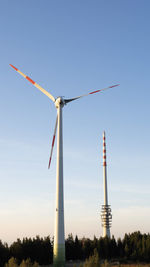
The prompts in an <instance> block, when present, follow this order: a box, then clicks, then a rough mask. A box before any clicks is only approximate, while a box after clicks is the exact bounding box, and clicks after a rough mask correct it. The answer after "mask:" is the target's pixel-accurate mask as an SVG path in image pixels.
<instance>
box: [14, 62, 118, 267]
mask: <svg viewBox="0 0 150 267" xmlns="http://www.w3.org/2000/svg"><path fill="white" fill-rule="evenodd" d="M10 66H11V67H12V68H13V69H15V70H16V71H17V72H18V73H19V74H20V75H22V76H23V77H24V78H25V79H27V80H28V81H29V82H30V83H32V84H33V85H34V86H35V87H37V88H38V89H39V90H40V91H41V92H42V93H44V94H45V95H47V96H48V97H49V98H50V99H51V100H52V101H53V103H54V104H55V107H56V109H57V117H56V123H55V129H54V135H53V140H52V147H51V153H50V159H49V164H48V168H50V164H51V159H52V154H53V147H54V143H55V136H56V131H57V127H58V131H57V169H56V215H55V216H56V217H55V234H54V248H53V264H54V266H55V267H64V266H65V234H64V194H63V136H62V131H63V127H62V126H63V125H62V108H63V107H64V106H65V105H66V104H68V103H69V102H72V101H74V100H77V99H79V98H81V97H84V96H87V95H92V94H95V93H98V92H101V91H104V90H106V89H109V88H113V87H115V86H118V85H119V84H116V85H112V86H109V87H107V88H104V89H101V90H96V91H93V92H90V93H88V94H84V95H81V96H77V97H74V98H69V99H64V98H63V97H57V98H54V97H53V96H52V95H51V94H50V93H49V92H47V91H46V90H45V89H44V88H42V87H41V86H40V85H38V84H37V83H36V82H34V81H33V80H32V79H31V78H29V77H28V76H27V75H25V74H24V73H22V72H21V71H20V70H19V69H17V68H16V67H14V66H13V65H11V64H10Z"/></svg>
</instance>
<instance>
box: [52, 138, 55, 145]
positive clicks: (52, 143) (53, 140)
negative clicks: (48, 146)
mask: <svg viewBox="0 0 150 267" xmlns="http://www.w3.org/2000/svg"><path fill="white" fill-rule="evenodd" d="M54 143H55V135H54V136H53V142H52V146H54Z"/></svg>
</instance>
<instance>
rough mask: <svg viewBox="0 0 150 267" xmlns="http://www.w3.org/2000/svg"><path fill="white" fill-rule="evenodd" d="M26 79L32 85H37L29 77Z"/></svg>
mask: <svg viewBox="0 0 150 267" xmlns="http://www.w3.org/2000/svg"><path fill="white" fill-rule="evenodd" d="M26 79H27V80H28V81H29V82H30V83H32V84H35V82H34V81H33V80H32V79H30V78H29V77H28V76H26Z"/></svg>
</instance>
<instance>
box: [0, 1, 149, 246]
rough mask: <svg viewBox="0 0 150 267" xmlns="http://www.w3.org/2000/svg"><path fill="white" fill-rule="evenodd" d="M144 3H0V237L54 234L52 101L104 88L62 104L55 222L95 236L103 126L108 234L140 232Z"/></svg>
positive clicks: (145, 218)
mask: <svg viewBox="0 0 150 267" xmlns="http://www.w3.org/2000/svg"><path fill="white" fill-rule="evenodd" d="M149 12H150V2H149V1H148V0H145V1H142V0H140V1H139V0H132V1H130V0H126V1H125V0H124V1H120V0H113V1H104V0H94V1H92V0H63V1H61V0H56V1H52V0H44V1H42V0H32V1H29V0H27V1H19V0H13V1H8V0H5V1H3V2H2V3H1V8H0V48H1V49H0V85H1V86H0V92H1V97H0V113H1V119H0V123H1V130H0V150H1V153H0V181H1V186H0V239H2V241H7V242H9V243H11V242H12V241H14V240H15V239H16V238H17V237H20V238H22V237H24V236H35V235H36V234H39V235H41V236H46V235H51V236H53V232H54V209H55V175H56V171H55V169H56V147H55V151H54V157H53V160H52V166H51V167H52V168H51V170H47V165H48V158H49V153H50V144H51V140H52V135H53V129H54V124H55V118H56V110H55V108H54V105H53V103H51V101H50V100H49V99H48V98H47V97H46V96H45V95H43V94H42V93H41V92H39V91H38V90H37V89H36V88H35V87H34V86H32V85H31V84H30V83H29V82H28V81H26V80H25V79H23V78H22V77H21V76H20V75H19V74H18V73H16V72H15V71H14V70H13V69H11V68H10V67H9V63H11V64H13V65H15V66H16V67H18V68H19V69H20V70H21V71H22V72H24V73H26V74H27V75H28V76H30V77H31V78H32V79H33V80H35V81H36V82H38V83H39V84H40V85H41V86H43V87H44V88H45V89H46V90H48V91H49V92H51V93H52V94H53V95H54V96H55V97H56V96H59V95H61V96H65V97H68V98H69V97H74V96H77V95H80V94H84V93H88V92H89V91H91V90H97V89H101V88H104V87H107V86H109V85H112V84H116V83H120V87H116V88H114V89H110V90H108V91H105V92H103V93H99V94H97V95H91V96H88V97H85V98H84V99H81V100H79V101H76V102H73V103H70V104H68V106H66V107H65V108H64V187H65V188H64V190H65V228H66V236H67V235H68V233H71V232H72V233H73V234H74V235H75V234H78V235H79V237H83V236H87V237H91V238H92V237H93V236H94V234H95V235H96V236H97V237H99V236H100V235H102V227H101V219H100V212H101V205H102V204H103V177H102V133H103V130H105V131H106V138H107V159H108V160H107V161H108V188H109V203H110V204H111V207H112V211H113V227H112V229H111V233H112V234H114V235H115V237H119V236H121V237H122V236H123V235H124V233H125V232H132V231H136V230H140V231H142V232H148V231H149V221H150V204H149V203H150V179H149V178H150V164H149V162H150V142H149V136H150V125H149V117H150V111H149V110H150V105H149V103H150V101H149V99H150V82H149V79H150V75H149V69H150V16H149Z"/></svg>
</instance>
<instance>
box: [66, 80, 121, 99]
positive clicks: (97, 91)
mask: <svg viewBox="0 0 150 267" xmlns="http://www.w3.org/2000/svg"><path fill="white" fill-rule="evenodd" d="M119 85H120V84H115V85H111V86H109V87H106V88H103V89H100V90H96V91H93V92H90V93H88V94H85V95H80V96H77V97H74V98H69V99H64V101H65V104H67V103H69V102H71V101H74V100H76V99H78V98H81V97H84V96H87V95H92V94H95V93H99V92H101V91H104V90H107V89H109V88H113V87H116V86H119Z"/></svg>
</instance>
